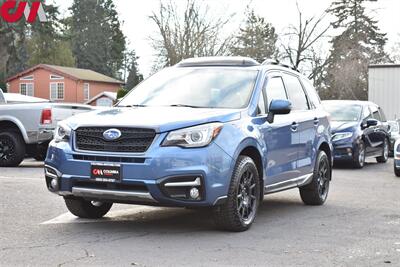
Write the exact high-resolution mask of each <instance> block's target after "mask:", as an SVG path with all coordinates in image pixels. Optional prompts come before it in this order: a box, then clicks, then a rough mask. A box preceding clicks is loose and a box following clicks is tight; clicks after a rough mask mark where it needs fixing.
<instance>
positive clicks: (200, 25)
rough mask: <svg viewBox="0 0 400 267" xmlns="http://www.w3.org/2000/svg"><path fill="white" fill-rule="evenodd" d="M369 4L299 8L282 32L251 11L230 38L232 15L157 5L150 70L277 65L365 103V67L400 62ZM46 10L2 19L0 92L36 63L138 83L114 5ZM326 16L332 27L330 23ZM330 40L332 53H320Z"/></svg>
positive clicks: (94, 0)
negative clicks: (213, 62)
mask: <svg viewBox="0 0 400 267" xmlns="http://www.w3.org/2000/svg"><path fill="white" fill-rule="evenodd" d="M369 1H371V0H335V1H333V2H332V3H331V5H330V6H329V7H327V8H326V10H324V11H323V12H322V13H321V14H320V15H319V16H313V17H305V16H304V14H303V12H302V10H301V8H300V7H299V6H298V5H297V11H298V12H297V13H298V20H297V21H298V22H297V23H296V24H295V25H290V26H288V27H287V28H286V29H285V30H284V32H282V33H278V32H277V31H276V28H275V27H274V26H273V25H272V24H271V23H270V22H268V20H267V18H264V17H262V16H260V15H259V14H257V13H256V12H255V11H254V10H253V9H252V8H251V7H248V8H247V10H246V12H245V20H244V21H243V23H242V24H241V25H240V26H238V27H237V31H235V32H233V33H229V31H228V30H227V28H228V27H227V26H228V24H229V23H230V21H231V18H232V16H230V15H228V16H226V17H222V18H221V17H219V18H215V17H213V16H212V14H211V13H212V12H210V7H209V6H207V5H206V3H205V2H203V1H201V0H186V1H185V5H184V6H183V8H182V6H177V5H176V2H173V1H160V5H159V8H158V9H157V10H156V11H154V12H153V13H152V14H151V15H150V17H149V19H150V21H151V22H152V23H153V24H154V25H155V26H156V29H157V32H155V33H153V34H152V35H151V38H150V44H151V45H152V47H153V48H154V51H155V54H156V61H155V62H154V66H153V69H154V71H156V70H158V69H161V68H163V67H168V66H173V65H175V64H176V63H178V62H179V61H181V60H182V59H185V58H189V57H200V56H225V55H228V56H248V57H252V58H254V59H256V60H257V61H259V62H262V61H264V60H266V59H277V60H278V61H282V62H286V63H288V64H291V65H293V66H294V67H296V68H297V69H299V70H300V71H301V72H303V73H305V74H307V75H308V77H309V78H310V79H311V80H312V81H313V83H314V85H315V87H316V88H317V89H318V91H319V94H320V96H321V97H322V98H324V99H360V100H365V99H367V96H368V92H367V90H368V84H367V75H368V65H369V64H378V63H390V62H393V61H395V60H398V58H399V51H398V50H396V49H395V48H394V49H393V50H392V51H393V53H390V54H388V53H387V52H385V49H384V48H385V45H386V43H387V37H386V34H385V33H382V32H381V31H380V29H379V27H378V25H377V21H376V20H375V19H374V18H373V17H372V16H371V15H369V14H368V12H367V11H366V8H365V4H366V2H369ZM1 2H4V0H0V3H1ZM44 8H45V10H46V14H47V17H48V22H46V23H39V22H35V23H33V24H27V23H26V22H25V21H20V22H18V23H14V24H7V23H5V22H3V21H0V87H2V88H5V86H4V80H5V79H6V77H10V76H12V75H14V74H16V73H18V72H20V71H22V70H24V69H26V68H28V67H30V66H33V65H36V64H40V63H47V64H54V65H63V66H74V67H78V68H87V69H92V70H94V71H97V72H100V73H103V74H105V75H108V76H112V77H115V78H118V79H121V80H124V81H125V82H126V86H125V91H121V93H122V94H121V95H123V94H124V93H125V92H126V91H128V90H130V89H131V88H133V87H134V86H135V85H136V84H138V83H139V82H140V81H141V80H143V75H142V74H140V72H139V68H138V64H137V59H138V56H137V55H136V53H135V51H134V50H129V49H128V44H127V43H128V41H127V38H126V36H125V35H124V34H123V32H122V30H121V21H120V19H119V18H118V13H117V11H116V7H115V4H114V1H113V0H73V3H72V6H71V7H70V11H71V12H70V13H71V15H69V16H63V15H62V14H60V11H59V9H58V7H57V6H54V5H52V4H44ZM327 15H331V16H330V17H333V18H334V21H327V17H329V16H327ZM331 32H335V33H336V34H334V35H333V36H331V35H328V33H331ZM327 42H329V43H330V47H331V48H330V50H329V51H324V47H327V46H326V43H327ZM397 46H399V47H400V44H397ZM2 83H3V84H2Z"/></svg>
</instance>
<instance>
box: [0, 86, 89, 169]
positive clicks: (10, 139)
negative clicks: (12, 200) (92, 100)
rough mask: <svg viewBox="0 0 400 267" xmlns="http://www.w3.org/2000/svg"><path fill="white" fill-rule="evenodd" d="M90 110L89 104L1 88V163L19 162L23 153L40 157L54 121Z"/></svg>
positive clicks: (50, 137)
mask: <svg viewBox="0 0 400 267" xmlns="http://www.w3.org/2000/svg"><path fill="white" fill-rule="evenodd" d="M91 110H93V107H91V106H88V105H80V104H62V103H51V102H49V101H48V100H45V99H38V98H32V97H27V96H21V95H17V94H7V93H3V91H2V90H1V89H0V167H15V166H18V165H19V164H20V163H21V162H22V160H23V159H24V158H25V157H33V158H35V159H36V160H43V159H44V158H45V157H46V151H47V146H48V144H49V142H50V140H51V139H52V138H53V131H54V129H55V128H56V126H57V123H58V122H59V121H61V120H64V119H66V118H68V117H71V116H73V115H75V114H78V113H82V112H88V111H91Z"/></svg>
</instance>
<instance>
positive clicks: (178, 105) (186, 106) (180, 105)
mask: <svg viewBox="0 0 400 267" xmlns="http://www.w3.org/2000/svg"><path fill="white" fill-rule="evenodd" d="M168 107H184V108H206V107H200V106H193V105H185V104H173V105H168Z"/></svg>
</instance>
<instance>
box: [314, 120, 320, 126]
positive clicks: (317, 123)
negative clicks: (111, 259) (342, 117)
mask: <svg viewBox="0 0 400 267" xmlns="http://www.w3.org/2000/svg"><path fill="white" fill-rule="evenodd" d="M314 125H315V126H318V125H319V119H318V118H314Z"/></svg>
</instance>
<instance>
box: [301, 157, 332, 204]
mask: <svg viewBox="0 0 400 267" xmlns="http://www.w3.org/2000/svg"><path fill="white" fill-rule="evenodd" d="M330 180H331V165H330V163H329V159H328V156H327V155H326V153H325V152H324V151H319V153H318V157H317V161H316V163H315V168H314V173H313V179H312V181H311V183H309V184H308V185H305V186H302V187H300V188H299V190H300V196H301V199H302V200H303V202H304V204H306V205H314V206H315V205H322V204H324V202H325V201H326V199H327V197H328V192H329V183H330Z"/></svg>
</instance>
